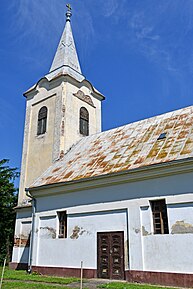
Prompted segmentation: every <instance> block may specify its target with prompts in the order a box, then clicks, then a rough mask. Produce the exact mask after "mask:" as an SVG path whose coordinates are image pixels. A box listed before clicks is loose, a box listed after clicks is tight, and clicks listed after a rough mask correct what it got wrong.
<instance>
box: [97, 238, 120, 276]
mask: <svg viewBox="0 0 193 289" xmlns="http://www.w3.org/2000/svg"><path fill="white" fill-rule="evenodd" d="M123 244H124V233H123V232H110V233H98V234H97V251H98V252H97V254H98V257H97V259H98V260H97V261H98V277H99V278H105V279H124V247H123Z"/></svg>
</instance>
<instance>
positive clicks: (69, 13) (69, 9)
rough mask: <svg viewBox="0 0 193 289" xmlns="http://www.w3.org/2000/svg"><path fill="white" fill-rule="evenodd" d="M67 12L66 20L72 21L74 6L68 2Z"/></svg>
mask: <svg viewBox="0 0 193 289" xmlns="http://www.w3.org/2000/svg"><path fill="white" fill-rule="evenodd" d="M66 7H67V9H68V10H67V12H66V21H70V17H71V16H72V12H71V11H72V7H71V5H70V4H66Z"/></svg>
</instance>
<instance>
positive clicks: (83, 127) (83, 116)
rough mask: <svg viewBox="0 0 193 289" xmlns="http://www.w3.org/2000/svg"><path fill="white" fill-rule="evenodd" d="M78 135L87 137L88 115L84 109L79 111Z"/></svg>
mask: <svg viewBox="0 0 193 289" xmlns="http://www.w3.org/2000/svg"><path fill="white" fill-rule="evenodd" d="M80 134H82V135H84V136H87V135H89V113H88V110H87V109H86V108H85V107H81V109H80Z"/></svg>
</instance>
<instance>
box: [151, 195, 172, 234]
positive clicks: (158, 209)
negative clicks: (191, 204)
mask: <svg viewBox="0 0 193 289" xmlns="http://www.w3.org/2000/svg"><path fill="white" fill-rule="evenodd" d="M150 205H151V211H152V221H153V232H154V235H164V234H169V224H168V212H167V205H166V200H165V199H157V200H151V201H150Z"/></svg>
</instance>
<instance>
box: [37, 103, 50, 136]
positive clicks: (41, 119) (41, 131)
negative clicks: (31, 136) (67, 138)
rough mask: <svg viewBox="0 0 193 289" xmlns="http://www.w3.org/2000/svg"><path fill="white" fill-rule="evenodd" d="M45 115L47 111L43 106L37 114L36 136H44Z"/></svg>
mask: <svg viewBox="0 0 193 289" xmlns="http://www.w3.org/2000/svg"><path fill="white" fill-rule="evenodd" d="M47 114H48V109H47V107H46V106H43V107H42V108H40V110H39V113H38V130H37V135H40V134H44V133H45V132H46V124H47Z"/></svg>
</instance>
